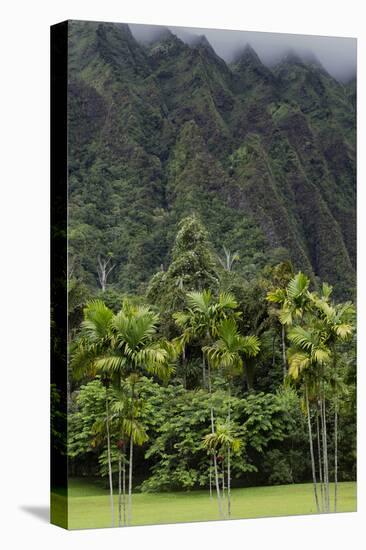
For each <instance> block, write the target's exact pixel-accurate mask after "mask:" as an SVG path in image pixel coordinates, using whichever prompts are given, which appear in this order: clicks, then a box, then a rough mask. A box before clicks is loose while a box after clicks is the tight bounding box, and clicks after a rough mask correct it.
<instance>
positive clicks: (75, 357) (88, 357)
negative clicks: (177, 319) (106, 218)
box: [71, 300, 114, 527]
mask: <svg viewBox="0 0 366 550" xmlns="http://www.w3.org/2000/svg"><path fill="white" fill-rule="evenodd" d="M113 317H114V316H113V311H112V310H111V309H109V308H108V307H107V306H106V305H105V304H104V303H103V302H102V301H101V300H93V301H90V302H88V304H87V306H86V307H85V309H84V320H83V321H82V323H81V330H80V335H79V337H78V339H77V340H76V342H75V344H74V346H73V348H72V353H71V369H72V372H73V376H74V378H76V379H80V378H83V377H85V376H86V377H93V376H95V374H96V372H97V363H98V360H100V358H101V357H103V356H104V355H105V354H106V353H108V351H109V350H110V346H111V341H112V320H113ZM101 380H102V382H103V384H104V387H105V408H106V422H105V424H106V434H107V454H108V477H109V492H110V507H111V516H112V527H114V498H113V476H112V459H111V437H110V410H109V408H110V407H109V400H110V396H109V388H110V384H111V376H110V375H109V374H108V373H103V375H102V377H101Z"/></svg>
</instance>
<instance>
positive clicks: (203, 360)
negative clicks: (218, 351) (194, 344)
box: [202, 354, 210, 388]
mask: <svg viewBox="0 0 366 550" xmlns="http://www.w3.org/2000/svg"><path fill="white" fill-rule="evenodd" d="M208 376H210V375H208ZM202 385H203V387H204V388H205V387H206V362H205V355H204V354H202Z"/></svg>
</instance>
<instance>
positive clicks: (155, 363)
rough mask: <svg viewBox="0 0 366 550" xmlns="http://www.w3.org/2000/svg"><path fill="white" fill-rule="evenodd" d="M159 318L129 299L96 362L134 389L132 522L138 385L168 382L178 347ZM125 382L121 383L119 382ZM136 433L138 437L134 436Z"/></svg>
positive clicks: (138, 431) (131, 416) (131, 419)
mask: <svg viewBox="0 0 366 550" xmlns="http://www.w3.org/2000/svg"><path fill="white" fill-rule="evenodd" d="M158 320H159V317H158V315H157V314H156V313H154V312H153V311H152V310H151V309H150V308H148V307H145V306H136V305H132V304H131V303H130V302H129V301H128V300H125V301H124V303H123V307H122V309H121V310H120V311H119V312H118V313H117V314H116V315H115V316H114V317H113V319H112V322H111V325H112V345H111V346H110V348H109V349H108V350H106V353H105V354H104V356H101V357H99V358H98V360H97V361H96V367H97V369H98V370H99V372H101V373H106V374H108V375H109V376H112V377H114V378H117V379H119V381H121V378H122V377H124V378H127V377H128V382H129V386H130V414H129V417H128V419H125V423H126V422H127V424H125V430H127V425H129V428H128V435H129V451H130V453H129V475H128V480H129V481H128V523H129V524H131V519H132V472H133V445H134V443H135V442H137V443H138V442H139V441H141V436H142V432H141V426H140V425H139V423H138V421H137V418H136V403H135V400H136V399H137V395H136V385H137V383H138V380H139V376H140V375H141V374H143V373H145V372H146V373H148V374H151V375H154V376H158V377H159V378H160V379H162V380H167V379H168V378H169V376H170V375H171V373H172V371H173V361H174V360H175V358H176V353H177V350H176V346H174V345H173V344H172V343H170V342H168V341H167V340H158V339H157V323H158ZM119 383H121V382H119ZM134 434H135V435H134Z"/></svg>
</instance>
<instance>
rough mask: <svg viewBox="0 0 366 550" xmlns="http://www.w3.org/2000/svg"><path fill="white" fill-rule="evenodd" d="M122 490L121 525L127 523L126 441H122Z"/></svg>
mask: <svg viewBox="0 0 366 550" xmlns="http://www.w3.org/2000/svg"><path fill="white" fill-rule="evenodd" d="M122 490H123V525H124V526H126V525H127V518H126V443H123V465H122Z"/></svg>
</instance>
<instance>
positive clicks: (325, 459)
mask: <svg viewBox="0 0 366 550" xmlns="http://www.w3.org/2000/svg"><path fill="white" fill-rule="evenodd" d="M320 410H321V425H322V440H323V465H324V486H325V487H324V488H325V511H326V512H329V473H328V446H327V422H326V412H325V399H324V394H323V396H322V399H321V402H320Z"/></svg>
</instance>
